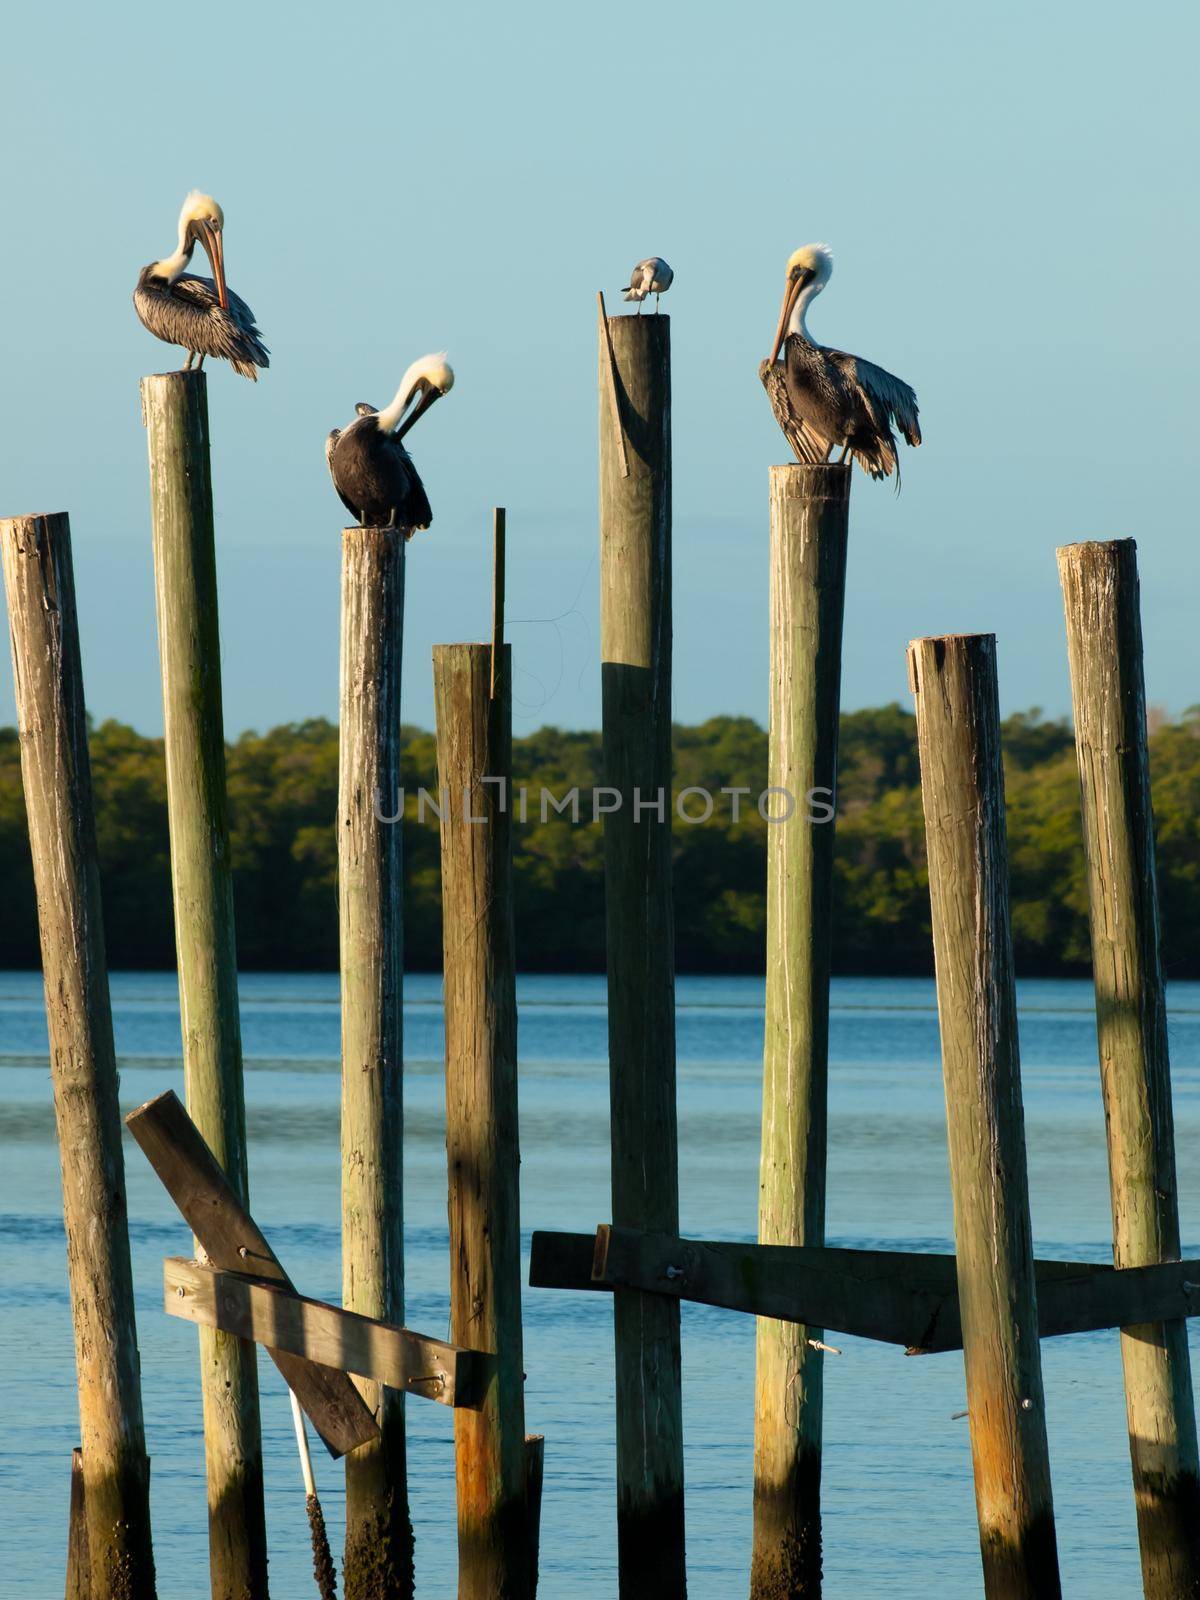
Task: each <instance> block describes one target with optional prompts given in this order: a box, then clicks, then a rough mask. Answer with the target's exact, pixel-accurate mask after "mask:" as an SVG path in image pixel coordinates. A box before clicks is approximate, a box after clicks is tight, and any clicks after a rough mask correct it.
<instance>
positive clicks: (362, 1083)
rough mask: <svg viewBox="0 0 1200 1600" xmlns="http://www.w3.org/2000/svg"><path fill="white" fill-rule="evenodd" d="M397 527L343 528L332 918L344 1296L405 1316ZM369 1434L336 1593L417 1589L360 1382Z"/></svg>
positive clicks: (353, 1595) (387, 1403)
mask: <svg viewBox="0 0 1200 1600" xmlns="http://www.w3.org/2000/svg"><path fill="white" fill-rule="evenodd" d="M404 551H405V538H404V530H403V529H401V528H347V529H346V530H345V531H344V532H343V534H342V640H341V745H340V766H339V776H338V916H339V929H340V940H341V975H342V979H341V993H342V1304H343V1305H344V1306H345V1307H346V1309H347V1310H348V1311H358V1312H361V1313H362V1314H363V1315H364V1316H368V1317H379V1318H384V1319H386V1320H387V1321H389V1322H395V1323H402V1322H403V1321H404V1203H403V1176H404V1163H403V1136H404V1101H403V1080H402V1074H403V1062H404V1049H403V1045H404V1040H403V971H404V921H403V884H402V860H403V858H402V853H401V837H402V830H401V825H400V823H399V822H397V821H390V822H388V821H384V820H382V819H383V818H384V817H394V815H395V811H396V796H397V794H398V792H399V789H400V676H401V657H402V652H403V642H404ZM356 1382H357V1383H358V1386H359V1389H360V1390H361V1392H362V1394H363V1396H364V1398H365V1399H366V1401H367V1404H368V1405H369V1406H371V1407H372V1409H373V1410H374V1412H375V1417H376V1420H377V1421H378V1423H379V1429H380V1435H379V1439H378V1440H377V1441H375V1442H374V1443H371V1444H365V1445H362V1446H360V1447H359V1449H357V1450H355V1451H353V1452H351V1454H350V1455H348V1456H347V1457H346V1550H345V1577H344V1588H345V1595H346V1600H395V1597H399V1596H405V1597H406V1596H410V1595H411V1594H412V1589H413V1564H412V1563H413V1546H412V1524H411V1522H410V1520H409V1510H408V1478H407V1466H406V1456H405V1438H404V1395H403V1392H402V1391H399V1390H396V1389H392V1388H388V1387H385V1386H384V1385H382V1384H377V1383H373V1382H369V1381H367V1380H365V1379H356Z"/></svg>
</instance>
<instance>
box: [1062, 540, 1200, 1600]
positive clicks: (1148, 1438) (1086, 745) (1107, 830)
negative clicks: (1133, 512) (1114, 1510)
mask: <svg viewBox="0 0 1200 1600" xmlns="http://www.w3.org/2000/svg"><path fill="white" fill-rule="evenodd" d="M1058 571H1059V577H1060V579H1061V581H1062V588H1063V599H1064V603H1065V607H1066V617H1067V648H1068V652H1069V655H1070V662H1071V698H1072V702H1073V705H1074V711H1075V749H1076V753H1077V756H1078V759H1079V780H1080V793H1081V798H1082V807H1083V839H1084V850H1085V852H1086V856H1087V870H1088V893H1089V895H1090V899H1091V923H1092V964H1093V969H1094V974H1095V984H1096V1030H1097V1036H1098V1041H1099V1047H1100V1082H1101V1087H1102V1090H1103V1095H1104V1120H1105V1126H1106V1128H1107V1132H1108V1165H1109V1179H1110V1184H1111V1189H1112V1213H1113V1261H1114V1263H1115V1265H1117V1266H1118V1267H1141V1266H1146V1265H1149V1264H1150V1263H1152V1262H1156V1261H1177V1260H1178V1259H1179V1253H1180V1244H1179V1202H1178V1190H1177V1185H1176V1180H1175V1133H1174V1123H1173V1117H1172V1110H1171V1067H1170V1059H1169V1054H1168V1049H1167V1013H1166V998H1165V994H1164V990H1163V975H1162V960H1161V956H1160V953H1159V920H1158V883H1157V876H1156V871H1155V860H1154V819H1153V815H1152V812H1151V806H1150V771H1149V759H1148V752H1147V747H1146V692H1145V683H1144V679H1143V674H1142V624H1141V615H1140V606H1139V599H1138V571H1137V546H1136V545H1135V544H1134V542H1133V540H1132V539H1116V540H1111V541H1107V542H1104V543H1095V544H1075V545H1067V546H1066V547H1064V548H1063V549H1061V550H1059V552H1058ZM1121 1359H1122V1361H1123V1363H1124V1368H1125V1408H1126V1414H1127V1417H1128V1422H1129V1448H1130V1453H1131V1455H1132V1459H1133V1484H1134V1496H1135V1500H1136V1504H1137V1519H1138V1536H1139V1539H1140V1541H1141V1551H1142V1582H1143V1586H1144V1590H1145V1594H1146V1596H1147V1600H1174V1597H1175V1596H1180V1595H1187V1596H1196V1595H1200V1459H1198V1457H1197V1446H1196V1413H1195V1408H1194V1404H1193V1400H1192V1374H1191V1366H1190V1362H1189V1359H1188V1344H1187V1327H1186V1324H1185V1323H1183V1322H1172V1323H1166V1324H1163V1323H1156V1324H1151V1325H1145V1326H1141V1327H1136V1328H1126V1329H1123V1330H1122V1333H1121Z"/></svg>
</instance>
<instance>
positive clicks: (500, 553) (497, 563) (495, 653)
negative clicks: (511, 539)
mask: <svg viewBox="0 0 1200 1600" xmlns="http://www.w3.org/2000/svg"><path fill="white" fill-rule="evenodd" d="M504 537H505V513H504V507H503V506H495V507H493V509H492V663H491V668H492V678H491V699H493V700H494V699H495V698H496V685H497V683H498V681H499V674H500V662H501V660H502V659H503V654H504V564H505V551H504Z"/></svg>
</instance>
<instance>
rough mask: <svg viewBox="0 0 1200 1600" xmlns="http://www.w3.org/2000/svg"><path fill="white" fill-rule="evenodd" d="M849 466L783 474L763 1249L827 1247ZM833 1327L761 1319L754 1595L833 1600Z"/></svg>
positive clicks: (778, 510) (776, 564) (774, 586)
mask: <svg viewBox="0 0 1200 1600" xmlns="http://www.w3.org/2000/svg"><path fill="white" fill-rule="evenodd" d="M849 510H850V467H849V466H848V465H846V466H841V465H834V464H830V465H821V466H781V467H772V468H771V712H770V746H769V748H770V755H769V778H768V782H769V784H770V788H771V790H772V791H773V793H772V795H771V811H770V817H771V819H772V825H771V826H770V827H769V828H768V829H767V1009H766V1035H765V1048H764V1052H763V1108H762V1163H761V1171H760V1176H759V1208H758V1237H759V1242H760V1243H762V1244H799V1245H819V1244H822V1243H823V1242H824V1238H825V1147H826V1128H827V1101H828V1075H829V1074H828V1068H829V960H830V940H831V937H832V931H831V919H832V898H833V843H834V803H835V789H836V782H837V745H838V711H839V696H840V689H841V666H842V614H843V609H844V603H845V595H846V537H847V525H848V521H849ZM820 1337H821V1330H820V1329H816V1328H806V1327H804V1326H803V1325H801V1324H797V1323H792V1322H778V1321H775V1320H773V1319H771V1318H767V1317H760V1318H759V1319H758V1343H757V1367H756V1374H755V1408H754V1549H753V1556H752V1561H751V1572H750V1593H751V1597H752V1600H782V1597H785V1596H801V1595H803V1596H815V1595H819V1594H820V1592H821V1376H822V1362H823V1360H824V1357H823V1355H822V1352H821V1351H820V1350H819V1349H817V1348H816V1347H815V1346H813V1345H812V1344H810V1343H809V1340H810V1338H816V1339H819V1338H820Z"/></svg>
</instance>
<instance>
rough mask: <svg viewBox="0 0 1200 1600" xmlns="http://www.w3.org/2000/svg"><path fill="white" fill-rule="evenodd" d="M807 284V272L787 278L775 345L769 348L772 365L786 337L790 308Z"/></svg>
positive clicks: (776, 359)
mask: <svg viewBox="0 0 1200 1600" xmlns="http://www.w3.org/2000/svg"><path fill="white" fill-rule="evenodd" d="M807 282H808V273H807V272H798V273H797V274H796V276H795V277H794V278H791V277H789V278H788V281H787V287H786V288H785V289H784V291H783V306H782V308H781V310H780V312H779V326H778V327H777V328H776V330H775V343H774V344H773V345H772V346H771V363H772V365H774V363H775V362H776V361H778V360H779V351H780V349H781V348H782V346H783V341H784V338H785V337H786V335H787V325H788V318H789V317H790V316H791V314H792V307H793V306H794V305H795V304H796V300H797V297H798V296H799V294H800V291H801V289H803V287H804V285H805V284H806V283H807Z"/></svg>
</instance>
